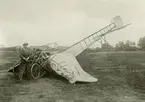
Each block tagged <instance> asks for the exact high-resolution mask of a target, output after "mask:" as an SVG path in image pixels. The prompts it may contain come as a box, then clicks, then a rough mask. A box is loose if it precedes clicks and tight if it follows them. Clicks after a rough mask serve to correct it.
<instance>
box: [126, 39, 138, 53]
mask: <svg viewBox="0 0 145 102" xmlns="http://www.w3.org/2000/svg"><path fill="white" fill-rule="evenodd" d="M124 50H125V51H136V50H137V47H136V44H135V42H134V41H129V40H127V41H126V42H125V44H124Z"/></svg>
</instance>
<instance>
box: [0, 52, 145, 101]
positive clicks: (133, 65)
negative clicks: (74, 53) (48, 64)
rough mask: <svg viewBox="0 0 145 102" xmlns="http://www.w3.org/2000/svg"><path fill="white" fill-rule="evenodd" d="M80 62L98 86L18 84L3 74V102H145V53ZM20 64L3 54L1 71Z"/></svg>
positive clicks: (51, 80) (85, 57) (49, 79)
mask: <svg viewBox="0 0 145 102" xmlns="http://www.w3.org/2000/svg"><path fill="white" fill-rule="evenodd" d="M77 59H78V61H79V62H80V64H81V66H82V67H83V69H84V70H85V71H87V72H88V73H89V74H91V75H92V76H94V77H96V78H98V82H96V83H77V84H76V85H71V84H70V83H68V82H67V81H66V80H65V79H63V78H60V77H58V76H46V77H44V78H41V79H38V80H32V81H29V80H23V81H22V82H21V83H19V82H18V81H17V79H16V78H15V77H14V75H13V74H12V73H0V102H50V101H54V100H59V101H62V100H63V101H64V100H65V101H66V102H69V100H76V101H79V102H80V101H86V102H88V101H89V102H93V101H95V102H145V99H144V97H145V78H144V77H145V52H109V53H106V52H98V53H82V54H81V55H80V56H78V57H77ZM17 60H18V56H16V55H15V54H14V52H0V70H7V69H9V68H10V67H11V66H12V65H13V64H14V63H15V62H16V61H17Z"/></svg>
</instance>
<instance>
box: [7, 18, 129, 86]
mask: <svg viewBox="0 0 145 102" xmlns="http://www.w3.org/2000/svg"><path fill="white" fill-rule="evenodd" d="M128 25H130V24H126V25H123V22H122V20H121V18H120V16H116V17H114V18H113V19H112V20H111V23H110V24H109V25H107V26H106V27H104V28H102V29H101V30H99V31H97V32H95V33H93V34H91V35H89V36H88V37H86V38H84V39H82V40H81V41H79V42H77V43H75V44H74V45H72V46H70V47H68V48H67V49H66V50H64V51H62V52H58V53H56V54H47V53H46V52H45V51H43V50H41V51H36V52H35V53H34V56H33V57H32V58H30V62H29V63H30V67H29V68H26V71H25V73H24V74H25V75H26V76H27V77H28V78H30V79H38V78H40V77H42V76H44V75H45V73H47V72H50V71H51V72H52V71H53V72H55V73H56V74H58V75H60V76H62V77H64V78H65V79H67V80H68V81H69V82H70V83H71V84H73V83H75V82H97V81H98V79H97V78H94V77H93V76H91V75H90V74H88V73H87V72H85V71H84V70H83V69H82V67H81V65H80V64H79V62H78V61H77V59H76V57H77V56H78V55H79V54H80V53H82V52H83V51H84V50H85V49H87V48H88V47H90V46H91V45H92V44H94V43H95V42H97V41H99V40H101V39H102V38H103V37H104V36H105V35H106V34H109V33H111V32H114V31H117V30H120V29H122V28H125V27H127V26H128ZM36 53H37V54H36ZM19 64H20V63H19V62H18V63H16V64H15V66H14V67H12V68H10V69H9V70H8V72H13V73H14V75H16V73H17V69H18V67H19Z"/></svg>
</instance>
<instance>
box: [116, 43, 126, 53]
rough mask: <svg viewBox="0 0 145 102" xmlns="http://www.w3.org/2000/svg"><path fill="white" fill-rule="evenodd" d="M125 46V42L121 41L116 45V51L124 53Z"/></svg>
mask: <svg viewBox="0 0 145 102" xmlns="http://www.w3.org/2000/svg"><path fill="white" fill-rule="evenodd" d="M124 47H125V44H124V42H123V41H119V42H118V43H117V44H116V45H115V50H116V51H124V50H125V49H124Z"/></svg>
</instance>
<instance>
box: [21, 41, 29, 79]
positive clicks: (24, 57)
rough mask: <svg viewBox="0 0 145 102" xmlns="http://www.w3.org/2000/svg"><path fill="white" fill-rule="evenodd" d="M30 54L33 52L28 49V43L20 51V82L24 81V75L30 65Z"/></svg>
mask: <svg viewBox="0 0 145 102" xmlns="http://www.w3.org/2000/svg"><path fill="white" fill-rule="evenodd" d="M30 54H31V51H30V49H29V48H28V43H24V44H23V48H22V49H21V51H20V58H21V63H20V66H19V74H18V78H19V80H20V81H21V80H22V79H23V74H24V72H25V70H26V68H27V67H28V65H29V63H28V61H29V57H30Z"/></svg>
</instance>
